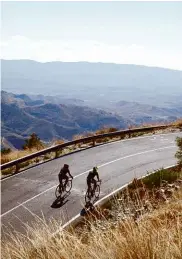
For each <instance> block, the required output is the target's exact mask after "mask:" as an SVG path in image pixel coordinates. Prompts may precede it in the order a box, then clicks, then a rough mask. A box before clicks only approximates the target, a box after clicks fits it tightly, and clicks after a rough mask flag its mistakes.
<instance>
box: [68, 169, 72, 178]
mask: <svg viewBox="0 0 182 259" xmlns="http://www.w3.org/2000/svg"><path fill="white" fill-rule="evenodd" d="M68 174H69V176H70V177H71V178H72V179H73V176H72V175H71V174H70V170H68Z"/></svg>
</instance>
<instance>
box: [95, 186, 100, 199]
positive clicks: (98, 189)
mask: <svg viewBox="0 0 182 259" xmlns="http://www.w3.org/2000/svg"><path fill="white" fill-rule="evenodd" d="M99 195H100V185H97V186H96V189H95V198H99Z"/></svg>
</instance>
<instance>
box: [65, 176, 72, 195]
mask: <svg viewBox="0 0 182 259" xmlns="http://www.w3.org/2000/svg"><path fill="white" fill-rule="evenodd" d="M71 188H72V180H71V179H69V180H68V182H67V185H66V190H65V191H66V192H70V191H71Z"/></svg>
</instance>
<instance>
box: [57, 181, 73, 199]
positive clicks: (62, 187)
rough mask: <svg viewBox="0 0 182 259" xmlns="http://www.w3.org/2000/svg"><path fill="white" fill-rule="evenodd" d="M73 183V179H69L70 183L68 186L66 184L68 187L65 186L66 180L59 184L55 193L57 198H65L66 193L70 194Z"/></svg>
mask: <svg viewBox="0 0 182 259" xmlns="http://www.w3.org/2000/svg"><path fill="white" fill-rule="evenodd" d="M72 181H73V179H72V178H69V179H68V182H67V184H66V186H65V182H66V179H63V180H62V183H61V184H59V185H58V186H57V188H56V191H55V195H56V198H58V197H62V196H64V194H66V193H70V191H71V188H72Z"/></svg>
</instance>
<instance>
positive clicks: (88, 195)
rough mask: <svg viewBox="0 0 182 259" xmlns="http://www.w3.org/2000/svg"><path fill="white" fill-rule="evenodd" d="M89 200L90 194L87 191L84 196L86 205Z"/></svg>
mask: <svg viewBox="0 0 182 259" xmlns="http://www.w3.org/2000/svg"><path fill="white" fill-rule="evenodd" d="M90 200H91V195H90V193H89V192H88V190H87V192H86V194H85V202H86V203H87V202H89V201H90Z"/></svg>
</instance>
